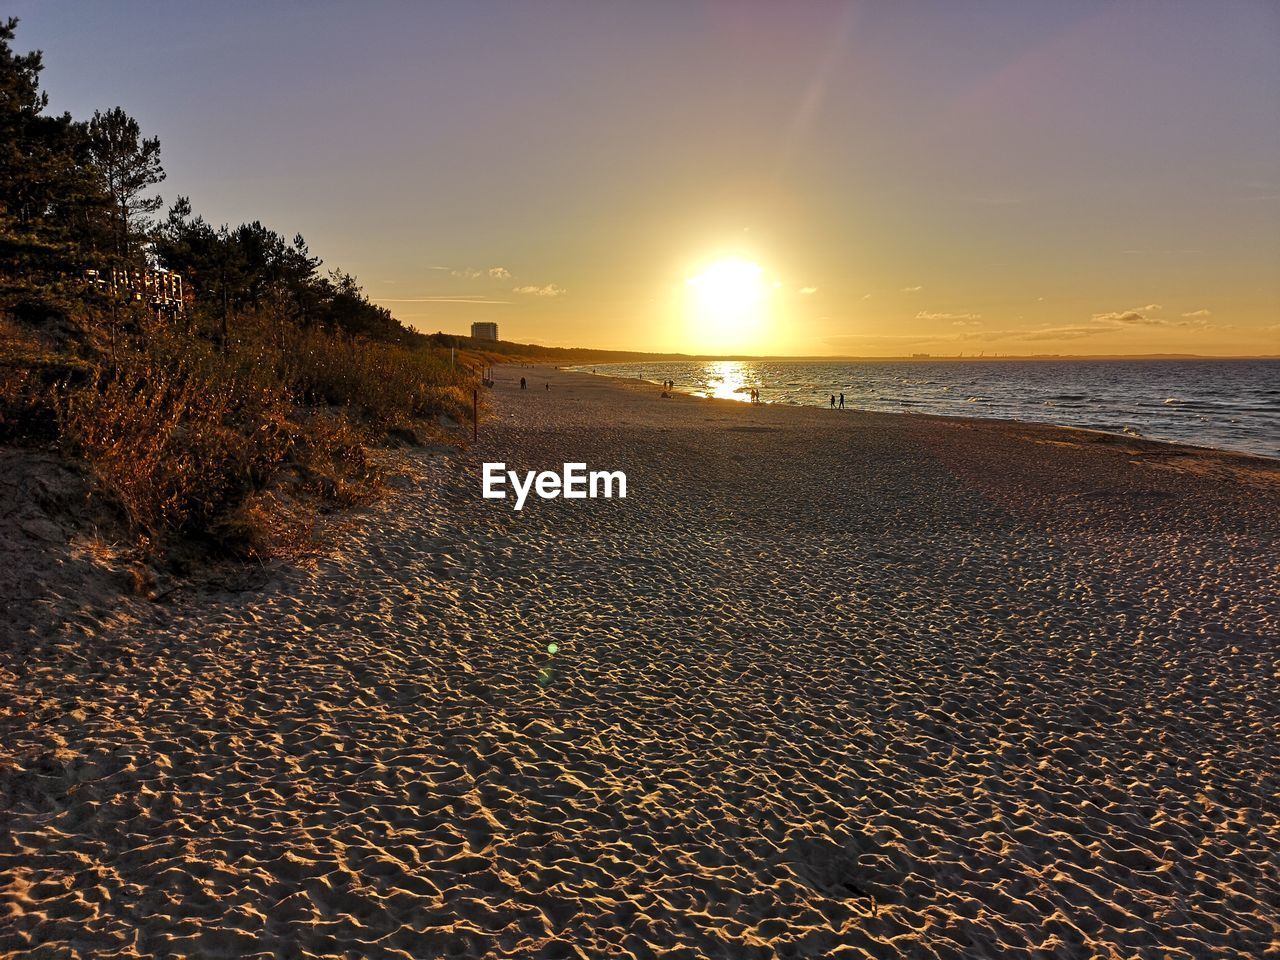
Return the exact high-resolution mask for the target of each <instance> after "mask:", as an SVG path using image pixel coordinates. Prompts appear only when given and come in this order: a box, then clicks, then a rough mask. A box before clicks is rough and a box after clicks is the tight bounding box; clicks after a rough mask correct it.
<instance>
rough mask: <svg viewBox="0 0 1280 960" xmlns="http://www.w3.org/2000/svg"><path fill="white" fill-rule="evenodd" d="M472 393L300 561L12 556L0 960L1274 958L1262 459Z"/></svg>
mask: <svg viewBox="0 0 1280 960" xmlns="http://www.w3.org/2000/svg"><path fill="white" fill-rule="evenodd" d="M498 373H499V382H498V385H497V389H496V391H495V395H494V401H493V410H492V416H491V417H490V419H489V420H488V421H487V422H486V423H485V424H484V426H483V430H482V434H481V440H480V443H479V444H478V445H477V446H476V447H474V448H473V449H471V450H469V451H466V452H464V453H460V454H456V455H451V456H441V455H438V454H435V455H433V454H429V453H426V452H415V453H412V454H408V455H407V458H406V468H407V470H409V471H410V473H409V476H408V477H407V479H406V481H405V482H404V483H403V485H402V486H403V489H401V490H400V491H399V492H398V493H397V494H396V495H395V497H394V498H393V499H391V500H389V501H387V502H385V503H383V504H381V505H379V506H378V507H376V508H374V509H371V510H369V511H366V512H364V513H363V514H361V515H360V517H359V523H358V525H357V526H356V527H355V528H354V529H353V530H352V531H351V532H350V535H349V536H347V537H345V538H344V539H343V540H342V541H341V542H340V544H339V548H338V550H337V552H336V554H335V555H334V556H333V557H332V558H331V559H326V560H323V561H321V562H319V563H318V564H317V565H316V566H315V567H314V568H311V569H302V570H298V569H293V570H289V569H284V568H280V569H273V570H270V571H268V574H269V581H268V582H267V584H266V585H265V586H264V587H261V588H259V589H252V590H246V591H242V592H229V591H224V592H212V591H208V590H206V591H203V592H190V591H188V592H181V591H180V592H178V593H174V594H171V595H170V596H168V597H167V598H166V600H165V601H164V602H162V603H159V604H149V603H145V602H141V601H131V602H128V603H121V604H118V605H117V606H115V607H114V608H113V609H111V610H110V611H100V612H95V610H94V609H89V608H86V609H77V600H78V598H77V596H76V595H74V593H71V594H69V593H68V591H69V590H73V589H74V586H75V584H76V583H77V582H79V581H78V580H76V579H74V578H70V579H69V578H68V577H67V576H61V579H60V575H59V573H58V571H59V570H64V571H65V570H68V569H69V570H72V572H73V573H76V575H77V576H81V577H82V576H83V575H84V571H83V569H82V568H81V567H75V566H66V565H63V566H59V567H56V569H55V567H54V566H49V565H47V564H46V565H41V564H39V563H33V565H32V568H33V569H39V570H40V571H42V572H41V574H40V577H41V579H40V580H39V583H37V584H35V585H34V586H33V585H32V584H31V583H26V584H23V585H21V586H22V590H23V593H22V596H23V597H24V598H27V597H30V598H32V599H31V603H30V608H29V611H28V613H27V614H26V615H24V617H21V618H15V619H14V620H13V621H12V622H11V623H7V624H6V632H7V633H8V636H6V637H5V638H4V641H3V643H0V954H3V955H5V956H50V957H53V956H72V957H86V958H88V957H94V958H97V957H141V956H145V957H168V956H199V957H299V956H304V957H305V956H317V957H320V956H325V957H327V956H343V957H363V956H370V957H402V958H408V957H413V958H418V957H548V958H552V957H591V958H596V957H632V956H634V957H659V956H661V957H672V958H699V957H724V958H744V957H747V958H749V957H761V958H766V957H794V958H804V957H838V958H864V957H922V958H924V957H945V958H960V957H1055V958H1056V957H1082V958H1083V957H1099V958H1103V957H1106V958H1110V957H1124V958H1129V957H1161V958H1166V957H1210V956H1212V957H1253V958H1256V957H1280V920H1278V918H1280V803H1278V802H1277V800H1276V797H1277V795H1280V762H1278V754H1280V747H1278V745H1277V736H1276V730H1277V728H1278V722H1280V683H1278V681H1280V651H1278V647H1277V639H1278V636H1280V629H1278V627H1280V599H1278V598H1280V570H1278V569H1277V557H1278V556H1280V550H1278V549H1277V545H1278V544H1280V464H1277V463H1275V462H1271V461H1263V460H1256V459H1250V458H1247V457H1241V456H1234V455H1225V454H1212V453H1206V452H1203V451H1196V450H1193V449H1190V448H1185V447H1181V448H1180V447H1173V446H1165V445H1159V444H1151V443H1143V442H1141V441H1131V440H1128V439H1126V438H1117V437H1110V436H1104V435H1098V434H1089V433H1084V432H1080V431H1066V430H1058V429H1054V428H1048V427H1039V426H1024V425H1017V424H1002V423H995V422H990V421H949V420H941V419H935V418H927V417H913V416H895V415H873V414H861V413H856V412H852V411H848V412H843V413H840V412H832V411H828V410H820V409H804V408H778V407H750V406H747V405H743V404H737V403H732V402H728V401H707V400H698V399H693V398H687V397H682V398H676V399H671V400H662V399H659V398H658V396H657V393H658V391H657V390H655V389H654V388H653V387H652V386H650V385H640V384H634V383H619V382H616V381H610V380H605V379H602V378H592V377H589V376H587V375H578V374H570V373H560V372H555V371H550V370H546V369H538V370H523V369H520V368H499V371H498ZM522 374H523V375H525V376H527V377H528V378H529V379H530V383H531V387H532V389H530V390H528V391H525V392H521V391H520V390H519V389H518V387H517V385H516V384H517V383H518V380H519V377H520V376H521V375H522ZM548 381H549V382H551V383H552V389H551V390H550V391H547V390H545V389H544V388H543V387H544V383H546V382H548ZM489 460H504V461H506V462H507V463H508V465H509V466H511V467H513V468H518V469H521V470H527V469H539V470H541V469H558V468H559V467H560V465H561V464H562V463H563V462H565V461H584V462H586V463H587V464H588V465H589V466H590V467H591V468H593V469H610V470H614V469H621V470H625V471H626V473H627V478H628V488H629V489H628V493H629V497H628V498H627V499H626V500H599V499H597V500H578V501H566V500H554V501H541V500H536V499H535V500H531V502H530V503H529V504H528V505H527V506H526V508H525V509H524V511H523V512H521V513H515V512H513V511H512V509H511V504H510V503H509V502H503V501H484V500H482V499H481V498H480V464H481V463H482V462H483V461H489ZM27 522H28V525H33V524H34V521H27ZM33 529H37V530H38V532H40V533H41V535H42V536H43V538H44V539H43V540H41V539H37V538H35V535H34V534H33V535H32V537H33V538H32V540H31V541H30V543H29V544H28V543H27V542H26V541H22V542H21V544H19V546H21V548H22V549H24V550H26V551H27V552H28V555H29V556H31V557H33V558H34V557H35V556H36V552H37V551H45V552H46V554H47V552H48V551H49V550H50V549H51V547H50V546H49V544H48V543H46V541H47V540H48V539H49V537H50V531H49V530H48V529H47V528H41V527H39V525H38V524H35V525H33ZM20 553H21V550H19V549H18V548H15V547H14V545H13V544H9V545H8V548H7V552H6V553H5V556H6V557H13V556H16V555H19V554H20ZM44 555H45V554H41V556H44ZM6 577H8V579H6V580H5V581H4V583H5V584H6V586H7V585H8V584H10V583H11V582H12V581H13V577H14V574H13V573H12V570H10V571H8V572H7V573H6ZM19 579H21V577H19ZM14 589H17V587H14ZM31 611H34V612H31ZM551 643H554V644H556V645H557V651H556V652H555V653H554V654H551V653H548V652H547V646H548V644H551Z"/></svg>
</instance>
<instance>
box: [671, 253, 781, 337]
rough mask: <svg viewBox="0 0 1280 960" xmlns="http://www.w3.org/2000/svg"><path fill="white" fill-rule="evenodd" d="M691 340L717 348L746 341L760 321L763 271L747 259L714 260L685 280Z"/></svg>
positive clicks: (764, 292)
mask: <svg viewBox="0 0 1280 960" xmlns="http://www.w3.org/2000/svg"><path fill="white" fill-rule="evenodd" d="M687 285H688V288H689V293H690V304H689V305H690V308H691V310H690V313H691V315H690V321H691V323H692V325H693V326H694V328H695V339H697V340H699V341H702V342H706V343H708V344H710V345H712V346H716V347H720V348H726V349H727V348H733V347H740V346H743V345H745V344H746V343H748V342H750V341H751V340H752V339H753V338H754V336H755V335H756V333H757V332H758V331H759V328H760V325H761V323H762V321H763V318H764V307H765V301H766V300H767V297H768V292H769V290H768V285H767V284H766V283H765V276H764V268H763V267H762V266H760V264H758V263H755V262H753V261H751V260H746V259H742V258H739V257H727V258H725V259H721V260H715V261H713V262H711V263H709V264H707V265H706V266H705V267H703V268H702V270H701V271H700V272H698V273H697V274H695V275H694V276H692V277H690V278H689V279H688V281H687Z"/></svg>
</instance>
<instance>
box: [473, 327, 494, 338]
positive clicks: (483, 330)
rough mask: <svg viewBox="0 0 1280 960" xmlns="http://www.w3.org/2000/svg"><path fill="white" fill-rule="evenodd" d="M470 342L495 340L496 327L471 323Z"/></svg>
mask: <svg viewBox="0 0 1280 960" xmlns="http://www.w3.org/2000/svg"><path fill="white" fill-rule="evenodd" d="M471 339H472V340H497V339H498V325H497V324H496V323H473V324H472V325H471Z"/></svg>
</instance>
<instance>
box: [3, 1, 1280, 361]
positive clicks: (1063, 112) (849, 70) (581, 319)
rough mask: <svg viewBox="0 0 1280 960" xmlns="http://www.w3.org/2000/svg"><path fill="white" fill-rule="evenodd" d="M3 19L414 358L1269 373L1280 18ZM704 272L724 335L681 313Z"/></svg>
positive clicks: (103, 13) (577, 13)
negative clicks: (1103, 361) (305, 260)
mask: <svg viewBox="0 0 1280 960" xmlns="http://www.w3.org/2000/svg"><path fill="white" fill-rule="evenodd" d="M16 7H17V9H16V10H14V11H13V13H14V14H15V15H17V16H19V17H20V18H22V20H23V23H22V26H21V28H20V31H21V32H20V36H21V37H22V38H23V40H24V41H25V42H26V43H27V44H30V45H31V46H37V47H40V48H42V49H43V50H44V51H45V62H46V67H47V68H46V72H45V75H44V76H45V81H46V86H47V88H48V89H49V91H50V94H51V97H52V103H51V108H52V109H53V110H55V111H60V110H63V109H68V110H71V111H72V113H73V114H75V115H76V116H81V117H83V116H88V115H90V114H91V113H92V111H93V110H94V109H95V108H103V107H108V106H111V105H114V104H116V103H119V104H122V105H124V106H125V107H126V108H127V109H128V110H129V111H130V112H131V113H134V114H135V115H137V116H138V117H139V119H140V120H141V121H142V123H143V126H144V129H145V130H146V131H147V133H149V134H151V133H154V134H156V135H158V136H159V137H160V139H161V142H162V144H163V157H164V162H165V167H166V169H167V170H168V173H169V181H168V182H167V183H166V184H165V185H164V188H163V192H164V194H165V196H166V199H171V198H172V196H173V195H176V194H177V193H183V194H189V195H190V196H191V198H192V202H193V203H194V205H195V207H196V209H197V210H199V211H201V212H203V213H204V214H205V215H206V217H207V218H208V219H211V220H213V221H214V222H219V223H220V222H223V221H228V222H231V223H233V224H234V223H238V222H240V221H242V220H254V219H260V220H262V221H263V222H264V223H266V224H267V225H269V226H271V227H273V228H275V229H277V230H280V231H281V232H283V233H286V234H288V235H292V233H293V232H294V231H301V232H302V233H303V234H304V235H305V236H306V237H307V239H308V241H309V242H310V243H311V246H312V249H313V250H315V251H316V252H318V253H319V254H320V255H322V256H323V257H325V259H326V260H327V261H328V262H329V263H330V264H332V265H334V266H341V267H342V268H344V269H347V270H350V271H352V272H353V273H355V274H356V275H357V276H358V277H359V278H360V280H361V282H362V283H363V284H364V286H365V288H366V290H367V291H368V292H369V293H370V295H371V296H372V297H374V298H375V299H376V300H377V301H378V302H380V303H384V304H386V305H387V306H388V307H390V308H391V309H392V310H393V311H394V312H395V313H396V314H397V316H399V317H401V318H402V319H404V320H405V321H406V322H409V323H412V324H413V325H415V326H417V327H419V328H420V329H423V330H427V331H434V330H438V329H442V330H446V331H453V332H463V331H465V330H467V329H468V328H469V325H470V323H471V321H472V320H492V321H496V322H497V323H498V324H499V327H500V331H501V333H502V336H503V337H504V338H505V339H514V340H521V341H533V342H539V343H545V344H554V345H574V346H594V347H609V348H624V349H637V350H678V351H700V352H711V353H715V352H724V353H772V354H803V355H841V354H843V355H870V356H876V355H880V356H885V355H902V354H909V353H916V352H931V353H935V354H949V355H954V354H957V353H960V352H963V353H965V354H966V355H968V354H972V353H976V352H979V351H984V352H985V353H986V354H987V355H988V356H990V355H991V354H992V353H1000V354H1036V353H1074V354H1125V353H1153V352H1159V353H1165V352H1169V353H1196V354H1207V355H1249V354H1277V353H1280V272H1278V268H1277V264H1280V107H1278V106H1277V105H1278V104H1280V57H1277V56H1276V55H1275V53H1276V50H1277V49H1280V7H1277V6H1276V5H1275V4H1273V3H1268V2H1261V0H1260V2H1243V0H1242V2H1236V3H1230V4H1206V3H1195V2H1178V0H1172V2H1168V3H1160V4H1154V3H1147V2H1143V3H1130V2H1123V0H1120V2H1105V3H1104V2H1088V0H1082V2H1074V3H1070V4H1064V3H1059V2H1036V0H1007V2H998V0H973V2H965V3H952V2H947V3H944V2H941V0H938V2H924V0H911V2H903V3H893V4H879V3H864V4H856V3H854V4H845V3H832V2H825V3H824V2H814V3H806V4H778V3H752V2H745V0H744V2H736V0H735V2H723V3H721V2H710V3H706V2H704V3H689V4H680V5H674V4H642V3H636V4H625V5H616V4H588V3H570V2H558V0H545V2H540V3H537V4H507V3H485V2H475V3H457V4H433V5H423V6H421V7H416V6H413V5H405V4H390V3H386V4H382V3H371V4H367V5H361V6H360V8H359V9H358V10H353V9H352V8H350V7H346V6H343V5H331V4H328V3H324V2H318V3H316V4H314V5H308V8H307V9H308V15H307V16H300V15H299V14H298V10H297V8H296V7H293V6H290V5H288V4H279V5H273V4H266V5H263V4H251V3H247V2H243V3H242V2H229V3H227V4H218V5H208V6H207V7H196V6H195V5H153V4H137V5H136V10H134V11H133V13H134V14H136V15H131V14H130V9H129V8H130V4H128V3H122V4H119V5H115V4H113V5H109V6H108V5H94V4H84V5H68V6H65V7H64V6H61V5H50V4H40V3H35V2H32V0H19V2H17V3H16ZM144 14H145V15H144ZM121 23H128V24H129V25H130V26H129V30H130V36H131V38H132V41H133V42H134V43H135V44H136V46H137V48H138V49H147V50H148V51H149V53H148V55H147V56H146V57H140V56H128V57H121V56H119V55H118V51H117V50H116V49H115V45H113V44H110V43H103V42H102V38H103V37H110V36H112V35H114V33H113V32H114V31H118V30H119V29H120V25H121ZM229 65H234V69H229V68H228V66H229ZM724 259H731V260H733V261H735V262H739V263H744V262H745V263H751V264H755V265H757V266H758V268H759V269H758V271H757V272H753V273H751V276H752V277H753V278H754V279H752V280H751V281H750V282H751V284H755V285H758V286H757V287H756V288H755V289H754V292H753V293H751V296H750V297H749V298H748V299H750V301H751V302H750V304H749V309H747V310H745V312H744V310H743V309H742V307H743V305H742V303H740V302H738V301H739V300H741V295H742V291H738V293H733V292H732V291H730V292H728V293H725V292H724V291H721V293H722V294H723V296H725V297H727V299H728V301H729V302H730V306H731V307H733V309H735V310H737V311H738V313H737V315H738V316H739V317H741V318H742V322H741V323H735V322H734V320H733V316H732V314H733V310H729V311H728V312H726V308H725V304H724V302H722V301H720V302H717V301H716V300H715V298H714V297H713V298H711V299H710V300H708V297H707V295H706V293H705V290H704V289H703V288H702V287H700V286H699V284H698V283H693V284H691V283H690V280H691V279H692V278H696V277H697V276H699V275H700V274H701V273H702V272H703V271H704V270H706V268H707V267H708V265H709V264H713V263H715V262H717V261H719V260H724ZM748 292H750V291H748ZM735 303H736V306H734V304H735Z"/></svg>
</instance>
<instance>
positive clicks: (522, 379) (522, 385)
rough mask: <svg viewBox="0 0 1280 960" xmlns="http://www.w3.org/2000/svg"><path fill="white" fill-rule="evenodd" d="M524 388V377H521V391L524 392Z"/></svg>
mask: <svg viewBox="0 0 1280 960" xmlns="http://www.w3.org/2000/svg"><path fill="white" fill-rule="evenodd" d="M524 388H525V382H524V377H521V378H520V389H521V390H523V389H524Z"/></svg>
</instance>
